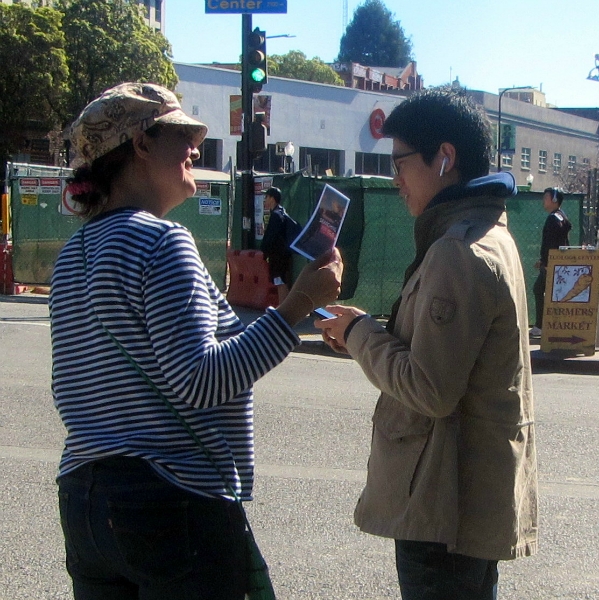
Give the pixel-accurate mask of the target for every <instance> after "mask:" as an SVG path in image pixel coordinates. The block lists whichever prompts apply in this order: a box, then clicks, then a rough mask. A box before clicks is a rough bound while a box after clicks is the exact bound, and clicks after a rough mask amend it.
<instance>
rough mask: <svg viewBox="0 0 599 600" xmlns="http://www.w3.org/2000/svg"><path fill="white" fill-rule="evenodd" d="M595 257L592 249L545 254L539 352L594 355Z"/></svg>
mask: <svg viewBox="0 0 599 600" xmlns="http://www.w3.org/2000/svg"><path fill="white" fill-rule="evenodd" d="M597 271H599V254H598V253H597V251H596V250H595V249H594V248H592V249H588V250H587V249H582V248H565V249H563V250H561V249H560V250H550V251H549V264H548V266H547V281H546V285H545V303H544V307H543V333H542V336H541V350H542V351H543V352H550V351H551V350H570V351H573V352H577V353H580V354H585V355H586V356H592V355H593V354H595V337H596V330H597V309H598V306H599V278H598V277H597Z"/></svg>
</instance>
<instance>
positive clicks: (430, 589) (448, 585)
mask: <svg viewBox="0 0 599 600" xmlns="http://www.w3.org/2000/svg"><path fill="white" fill-rule="evenodd" d="M395 561H396V565H397V574H398V576H399V588H400V590H401V597H402V600H496V598H497V580H498V572H497V561H496V560H483V559H480V558H472V557H471V556H464V555H463V554H452V553H449V552H447V546H445V544H436V543H433V542H408V541H405V540H395Z"/></svg>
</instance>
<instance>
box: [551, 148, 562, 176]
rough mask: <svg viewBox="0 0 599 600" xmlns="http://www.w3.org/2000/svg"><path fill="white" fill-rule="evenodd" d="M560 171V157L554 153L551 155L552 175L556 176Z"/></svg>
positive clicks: (557, 153)
mask: <svg viewBox="0 0 599 600" xmlns="http://www.w3.org/2000/svg"><path fill="white" fill-rule="evenodd" d="M561 170H562V155H561V154H560V153H559V152H556V153H555V154H554V155H553V173H554V174H557V173H559V172H560V171H561Z"/></svg>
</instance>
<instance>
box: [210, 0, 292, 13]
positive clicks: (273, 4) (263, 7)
mask: <svg viewBox="0 0 599 600" xmlns="http://www.w3.org/2000/svg"><path fill="white" fill-rule="evenodd" d="M256 13H283V14H286V13H287V0H206V14H219V15H232V14H246V15H247V14H250V15H251V14H256Z"/></svg>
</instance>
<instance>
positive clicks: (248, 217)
mask: <svg viewBox="0 0 599 600" xmlns="http://www.w3.org/2000/svg"><path fill="white" fill-rule="evenodd" d="M251 34H252V15H251V14H243V15H242V16H241V56H242V58H241V111H242V113H243V119H242V124H243V133H242V135H241V156H240V158H241V165H240V166H241V215H242V230H241V247H242V248H243V249H244V250H248V249H251V248H253V247H254V231H255V229H256V217H255V210H254V175H253V173H252V157H251V153H250V129H251V123H252V119H253V117H254V114H253V113H254V107H253V98H254V95H253V94H252V92H251V91H250V90H249V89H248V87H249V86H248V78H247V72H248V70H249V64H248V56H247V54H248V53H247V47H248V43H249V39H250V35H251Z"/></svg>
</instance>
